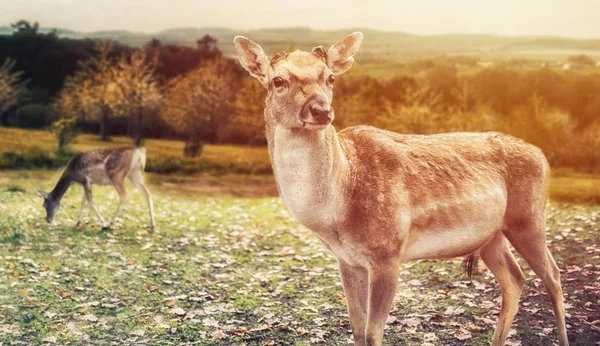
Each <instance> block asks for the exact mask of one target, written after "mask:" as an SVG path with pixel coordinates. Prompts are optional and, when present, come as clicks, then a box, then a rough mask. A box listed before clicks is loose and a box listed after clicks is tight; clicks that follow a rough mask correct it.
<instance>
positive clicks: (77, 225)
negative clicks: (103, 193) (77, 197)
mask: <svg viewBox="0 0 600 346" xmlns="http://www.w3.org/2000/svg"><path fill="white" fill-rule="evenodd" d="M85 200H86V196H85V192H84V193H83V197H82V198H81V209H80V210H79V217H78V218H77V224H76V225H75V227H80V226H81V216H82V215H83V208H85Z"/></svg>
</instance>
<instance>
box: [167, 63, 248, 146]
mask: <svg viewBox="0 0 600 346" xmlns="http://www.w3.org/2000/svg"><path fill="white" fill-rule="evenodd" d="M236 81H237V75H236V73H235V71H234V70H233V67H232V63H231V62H230V61H229V60H227V59H223V58H216V59H213V60H209V61H207V62H205V63H204V64H203V65H202V66H200V67H198V68H197V69H195V70H193V71H191V72H189V73H188V74H187V75H185V76H184V77H183V78H182V79H181V80H180V81H178V82H177V83H176V84H175V85H174V87H173V88H171V90H170V92H169V94H168V97H167V99H166V101H165V103H164V105H163V107H162V109H161V116H162V117H163V119H164V120H165V121H166V122H167V123H168V124H169V125H171V126H172V127H173V129H174V130H175V132H177V133H178V134H179V135H181V136H183V137H185V138H186V140H187V142H188V143H190V144H191V145H192V146H196V145H198V144H199V143H202V142H204V141H206V140H208V139H209V138H211V139H212V140H213V141H216V142H218V141H219V136H220V132H221V131H222V128H223V127H224V126H223V125H225V124H227V121H228V118H229V117H230V115H231V114H232V113H233V111H234V101H235V94H236V89H237V84H238V83H236ZM188 145H189V144H188ZM192 156H193V155H192Z"/></svg>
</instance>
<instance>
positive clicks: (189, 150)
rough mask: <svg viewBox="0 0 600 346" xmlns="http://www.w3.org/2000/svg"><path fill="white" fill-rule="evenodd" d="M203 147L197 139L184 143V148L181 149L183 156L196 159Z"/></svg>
mask: <svg viewBox="0 0 600 346" xmlns="http://www.w3.org/2000/svg"><path fill="white" fill-rule="evenodd" d="M203 147H204V146H203V145H202V143H201V142H200V141H199V140H198V139H190V140H188V141H186V142H185V146H184V147H183V156H184V157H196V156H199V155H202V148H203Z"/></svg>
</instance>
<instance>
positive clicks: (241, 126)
mask: <svg viewBox="0 0 600 346" xmlns="http://www.w3.org/2000/svg"><path fill="white" fill-rule="evenodd" d="M266 97H267V91H266V90H265V88H263V86H262V85H260V83H257V82H256V81H255V80H254V79H253V78H244V80H243V81H242V86H241V88H240V90H239V91H238V92H237V93H236V96H235V102H234V108H235V110H234V115H233V117H232V118H231V120H230V121H229V123H228V125H227V128H226V132H227V134H228V137H229V138H230V139H229V141H235V142H237V143H243V144H249V145H256V144H259V143H261V144H262V143H265V140H266V139H265V121H264V108H265V98H266Z"/></svg>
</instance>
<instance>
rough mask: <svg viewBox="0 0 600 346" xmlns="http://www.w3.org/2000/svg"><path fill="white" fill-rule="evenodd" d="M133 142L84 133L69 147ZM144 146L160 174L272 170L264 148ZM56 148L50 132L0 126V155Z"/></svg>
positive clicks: (77, 148)
mask: <svg viewBox="0 0 600 346" xmlns="http://www.w3.org/2000/svg"><path fill="white" fill-rule="evenodd" d="M131 145H132V141H131V139H130V138H128V137H112V138H111V141H109V142H103V141H101V140H100V138H99V136H97V135H90V134H83V135H80V136H77V139H76V141H75V143H74V144H73V145H72V146H71V147H70V148H71V149H72V150H75V151H90V150H93V149H98V148H107V147H123V146H131ZM145 147H146V149H147V157H148V159H147V161H148V162H147V170H149V171H153V172H157V173H177V172H178V173H199V172H208V173H253V174H254V173H258V174H265V173H270V172H271V168H270V167H271V166H270V163H269V156H268V153H267V148H265V147H246V146H234V145H205V146H204V151H203V153H202V155H201V157H197V158H193V159H191V158H184V157H183V147H184V143H183V142H181V141H172V140H156V139H148V140H146V141H145ZM56 148H57V145H56V140H55V138H54V137H53V135H52V134H51V133H50V132H48V131H41V130H23V129H15V128H3V127H0V155H2V154H3V153H6V152H27V151H31V150H34V151H41V152H46V153H53V152H54V151H56ZM36 154H37V153H36ZM39 154H41V153H39ZM1 162H2V158H1V156H0V163H1ZM32 168H35V167H32Z"/></svg>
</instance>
